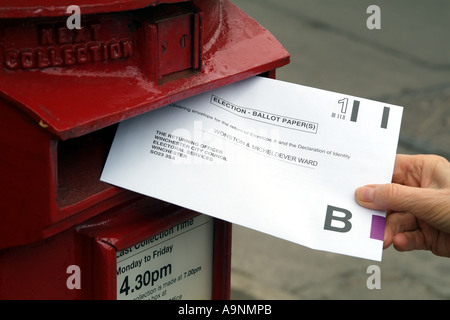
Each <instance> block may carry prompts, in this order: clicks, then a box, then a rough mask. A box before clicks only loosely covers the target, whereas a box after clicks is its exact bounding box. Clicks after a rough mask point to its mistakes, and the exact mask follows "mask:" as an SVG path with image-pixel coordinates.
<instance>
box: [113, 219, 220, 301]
mask: <svg viewBox="0 0 450 320" xmlns="http://www.w3.org/2000/svg"><path fill="white" fill-rule="evenodd" d="M213 232H214V220H213V218H211V217H209V216H205V215H199V216H196V217H195V218H192V219H188V220H186V221H184V222H182V223H180V224H178V225H175V226H173V227H171V228H169V229H167V230H164V231H162V232H160V233H158V234H156V235H154V236H152V237H150V238H149V239H146V240H145V241H142V242H140V243H137V244H136V245H134V246H132V247H129V248H127V249H125V250H122V251H118V252H117V254H116V257H117V299H118V300H159V299H161V300H181V299H183V300H186V299H194V300H209V299H211V294H212V273H213V244H214V239H213Z"/></svg>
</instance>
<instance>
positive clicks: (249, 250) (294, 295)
mask: <svg viewBox="0 0 450 320" xmlns="http://www.w3.org/2000/svg"><path fill="white" fill-rule="evenodd" d="M232 2H233V3H234V4H236V5H237V6H238V7H240V8H241V9H242V10H243V11H245V12H246V13H247V14H248V15H250V16H251V17H252V18H253V19H255V20H256V21H258V22H259V23H260V24H261V25H262V26H264V27H265V28H267V29H268V30H269V31H271V33H272V34H273V35H274V36H275V37H276V38H277V39H278V41H279V42H280V43H281V44H282V45H283V46H284V47H285V48H286V49H287V50H288V51H289V53H290V54H291V63H290V64H288V65H287V66H285V67H283V68H281V69H279V70H278V71H277V78H278V79H279V80H284V81H289V82H293V83H297V84H301V85H306V86H312V87H316V88H320V89H325V90H330V91H335V92H340V93H346V94H349V95H354V96H359V97H362V98H368V99H373V100H377V101H382V102H386V103H391V104H396V105H400V106H403V107H404V112H403V121H402V129H401V132H400V142H399V147H398V153H408V154H417V153H432V154H439V155H441V156H444V157H446V158H447V159H449V160H450V36H449V33H448V32H449V30H450V19H449V15H450V1H448V0H433V1H426V0H384V1H372V0H369V1H368V0H282V1H279V0H232ZM373 4H375V5H377V6H378V7H379V8H380V10H381V16H380V18H381V19H380V21H381V29H373V30H370V29H368V28H367V26H366V21H367V19H369V18H370V17H371V15H372V14H371V13H369V14H368V13H366V11H367V8H368V7H369V6H370V5H373ZM371 265H377V266H378V267H379V268H380V271H381V289H373V290H369V289H368V288H367V285H366V281H367V279H368V277H369V276H370V275H371V273H367V268H368V267H369V266H371ZM449 271H450V259H448V258H440V257H436V256H434V255H433V254H431V253H429V252H425V251H415V252H404V253H400V252H397V251H396V250H395V249H393V248H389V249H387V250H385V251H384V253H383V261H382V262H376V261H370V260H364V259H360V258H353V257H348V256H342V255H337V254H333V253H327V252H322V251H315V250H311V249H309V248H305V247H303V246H300V245H296V244H293V243H290V242H287V241H285V240H281V239H278V238H275V237H272V236H269V235H266V234H262V233H260V232H256V231H253V230H250V229H247V228H243V227H241V226H238V225H234V226H233V252H232V273H231V286H232V288H231V289H232V290H231V298H232V299H262V300H264V299H450V277H449V276H448V274H449Z"/></svg>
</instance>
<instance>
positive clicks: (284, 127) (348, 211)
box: [101, 77, 403, 261]
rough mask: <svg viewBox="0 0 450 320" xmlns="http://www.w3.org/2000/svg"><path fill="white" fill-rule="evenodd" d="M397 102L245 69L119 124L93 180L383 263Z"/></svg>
mask: <svg viewBox="0 0 450 320" xmlns="http://www.w3.org/2000/svg"><path fill="white" fill-rule="evenodd" d="M402 112H403V108H402V107H399V106H394V105H390V104H386V103H381V102H376V101H372V100H368V99H363V98H357V97H353V96H349V95H346V94H340V93H335V92H329V91H325V90H321V89H315V88H310V87H305V86H301V85H297V84H292V83H288V82H284V81H279V80H273V79H268V78H263V77H253V78H250V79H247V80H243V81H240V82H237V83H234V84H231V85H228V86H224V87H221V88H218V89H215V90H213V91H210V92H206V93H202V94H199V95H197V96H194V97H191V98H188V99H185V100H182V101H178V102H176V103H172V104H170V105H167V106H165V107H162V108H159V109H156V110H154V111H151V112H148V113H146V114H143V115H140V116H137V117H134V118H131V119H128V120H125V121H123V122H121V123H120V124H119V127H118V129H117V132H116V136H115V138H114V141H113V144H112V146H111V150H110V153H109V155H108V159H107V162H106V164H105V167H104V169H103V172H102V176H101V180H102V181H104V182H108V183H110V184H113V185H116V186H119V187H122V188H126V189H129V190H132V191H135V192H138V193H141V194H144V195H147V196H150V197H154V198H157V199H161V200H163V201H167V202H170V203H173V204H177V205H180V206H182V207H185V208H188V209H192V210H195V211H198V212H200V213H203V214H206V215H209V216H213V217H216V218H219V219H222V220H226V221H229V222H231V223H234V224H239V225H242V226H244V227H248V228H252V229H255V230H258V231H261V232H264V233H268V234H271V235H273V236H276V237H280V238H282V239H286V240H289V241H292V242H295V243H298V244H301V245H304V246H307V247H310V248H313V249H317V250H324V251H329V252H335V253H340V254H345V255H350V256H356V257H361V258H365V259H371V260H377V261H380V260H381V257H382V248H383V234H384V223H385V214H386V213H385V212H381V211H374V210H369V209H366V208H363V207H361V206H359V205H358V204H357V203H356V201H355V198H354V193H355V190H356V189H357V188H358V187H359V186H363V185H366V184H374V183H376V184H378V183H389V182H391V179H392V173H393V168H394V163H395V156H396V152H397V144H398V138H399V132H400V125H401V118H402Z"/></svg>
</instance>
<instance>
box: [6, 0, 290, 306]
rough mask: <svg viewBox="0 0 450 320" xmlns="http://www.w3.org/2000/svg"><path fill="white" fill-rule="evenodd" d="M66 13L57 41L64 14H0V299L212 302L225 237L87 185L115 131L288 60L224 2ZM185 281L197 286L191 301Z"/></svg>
mask: <svg viewBox="0 0 450 320" xmlns="http://www.w3.org/2000/svg"><path fill="white" fill-rule="evenodd" d="M41 2H42V3H41ZM77 5H78V6H79V8H80V12H81V25H80V27H79V28H75V29H70V28H68V26H67V25H66V21H67V19H68V17H69V15H70V13H67V4H66V3H65V2H64V1H59V0H52V1H34V0H33V1H31V0H29V1H20V2H17V1H14V0H7V1H3V2H2V4H0V37H1V41H0V59H1V67H0V114H1V115H2V117H1V119H0V122H1V125H0V146H1V149H2V153H1V154H0V163H1V166H0V177H1V179H0V217H1V221H2V223H1V224H0V286H1V287H0V298H3V299H5V298H26V299H29V298H39V299H43V298H57V299H58V298H68V299H75V298H80V299H90V298H108V299H118V298H150V299H152V298H154V299H159V298H177V297H180V298H190V297H192V298H197V297H198V298H226V297H227V295H229V272H230V270H229V269H230V266H229V264H230V257H229V255H230V243H231V242H230V239H231V231H230V225H229V224H227V223H225V222H222V221H218V220H216V219H209V218H208V217H206V216H203V215H199V214H198V213H194V212H191V211H188V210H185V209H182V208H178V207H175V206H173V205H170V204H167V203H163V202H161V201H157V200H155V199H150V198H143V197H142V196H140V195H138V194H136V193H133V192H129V191H126V190H123V189H120V188H117V187H114V186H111V185H108V184H106V183H103V182H101V181H100V180H99V177H100V173H101V171H102V168H103V165H104V162H105V160H106V156H107V153H108V151H109V147H110V144H111V142H112V139H113V137H114V133H115V129H116V125H117V123H118V122H120V121H122V120H125V119H127V118H130V117H133V116H137V115H139V114H143V113H145V112H149V111H151V110H153V109H155V108H158V107H161V106H164V105H166V104H168V103H171V102H175V101H177V100H180V99H183V98H187V97H189V96H192V95H195V94H198V93H201V92H204V91H207V90H210V89H213V88H216V87H219V86H222V85H226V84H229V83H232V82H235V81H238V80H242V79H245V78H248V77H251V76H254V75H260V74H265V75H267V76H271V77H274V75H275V69H277V68H279V67H281V66H283V65H285V64H286V63H288V61H289V55H288V53H287V52H286V51H285V50H284V48H283V47H282V46H281V45H280V44H279V43H278V42H277V41H276V40H275V39H274V37H273V36H272V35H271V34H270V33H269V32H268V31H267V30H265V29H264V28H262V27H261V26H260V25H259V24H257V23H256V22H255V21H253V20H252V19H250V18H249V17H248V16H247V15H246V14H245V13H243V12H242V11H241V10H239V9H238V8H237V7H235V6H234V5H233V4H232V3H230V2H229V1H228V0H217V1H210V0H192V1H174V0H163V1H161V0H159V1H149V0H145V1H141V0H137V1H136V0H133V1H132V0H123V1H121V2H117V1H115V2H110V1H106V0H94V1H93V0H79V1H77ZM155 183H157V181H155ZM200 224H201V225H202V227H197V226H198V225H200ZM194 226H195V227H194ZM180 228H186V229H185V232H184V233H180V235H178V233H176V232H175V230H178V231H179V230H181V229H180ZM167 230H169V231H167ZM164 232H169V233H171V234H172V236H173V237H171V238H170V241H169V237H167V238H166V240H168V244H165V245H164V244H162V242H159V241H157V240H156V238H158V235H160V234H164ZM183 237H188V238H187V239H189V241H192V242H195V243H197V244H198V246H197V249H198V252H199V254H200V256H199V258H198V259H197V262H198V263H197V264H196V263H194V262H196V261H193V262H192V264H189V263H186V264H185V265H183V264H181V262H178V261H179V260H180V259H183V258H182V254H183V253H182V252H191V253H194V252H195V251H196V248H194V247H191V248H185V249H181V247H182V245H183V244H184V243H183V241H181V243H179V242H177V241H178V240H177V239H182V238H183ZM140 244H142V245H140ZM144 244H145V245H144ZM170 245H171V246H172V247H171V248H172V249H169V247H168V246H170ZM139 248H140V249H142V250H141V251H140V250H139ZM148 248H151V249H149V251H146V250H145V249H148ZM164 248H166V249H164ZM177 248H178V249H177ZM158 250H160V251H158ZM169 250H171V251H170V252H169ZM154 251H155V253H153V252H154ZM131 252H133V254H134V253H136V256H135V258H134V260H133V258H129V257H130V256H131V255H130V253H131ZM128 261H129V262H128ZM133 261H138V262H135V263H134V264H133ZM139 261H141V263H140V265H139V266H138V265H137V264H138V263H139ZM200 261H201V262H200ZM144 262H145V263H144ZM70 266H74V267H73V268H74V269H73V274H70V271H71V270H72V269H70V268H69V269H68V267H70ZM77 268H78V269H77ZM68 270H69V271H68ZM156 271H158V272H156ZM68 272H69V273H68ZM71 276H73V277H74V278H73V279H72V280H73V281H74V284H72V285H73V286H74V288H69V287H71V286H72V285H71V284H70V283H68V282H67V281H69V280H70V279H69V278H70V277H71ZM77 276H80V277H79V279H78V278H77ZM77 279H78V280H80V279H81V280H80V281H81V288H77V287H76V284H77V281H78V280H77ZM208 279H209V280H208ZM211 279H212V280H211ZM189 281H194V282H195V283H203V284H202V285H200V287H201V288H199V289H198V290H197V291H194V290H192V292H191V293H192V296H191V295H189V294H188V293H187V292H184V291H183V290H182V287H183V284H187V283H188V282H189ZM69 282H70V281H69ZM164 285H165V287H164ZM159 286H161V287H159ZM190 287H192V286H191V285H190ZM174 288H175V289H174ZM205 288H207V289H205ZM172 289H173V290H172ZM164 290H165V291H164ZM202 290H203V291H202ZM206 291H207V292H210V295H205V293H204V292H206ZM163 293H164V295H163ZM194 294H196V295H194Z"/></svg>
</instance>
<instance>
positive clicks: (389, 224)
mask: <svg viewBox="0 0 450 320" xmlns="http://www.w3.org/2000/svg"><path fill="white" fill-rule="evenodd" d="M417 228H418V223H417V219H416V217H415V216H414V215H412V214H410V213H406V212H394V213H391V214H388V216H387V217H386V224H385V230H384V243H383V247H384V248H385V249H386V248H388V247H389V246H390V245H391V244H392V242H393V238H394V236H395V235H396V234H398V233H403V232H406V231H413V230H416V229H417Z"/></svg>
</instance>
